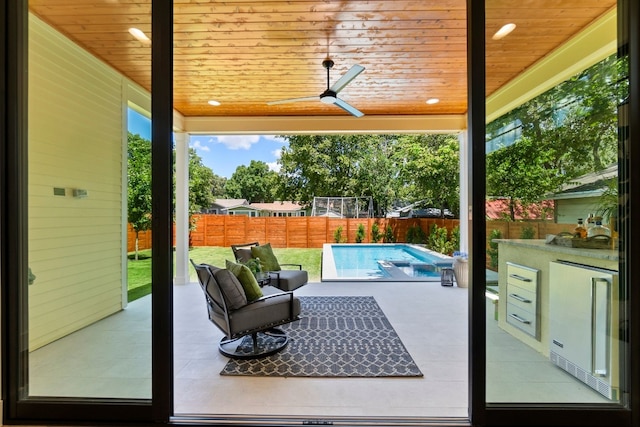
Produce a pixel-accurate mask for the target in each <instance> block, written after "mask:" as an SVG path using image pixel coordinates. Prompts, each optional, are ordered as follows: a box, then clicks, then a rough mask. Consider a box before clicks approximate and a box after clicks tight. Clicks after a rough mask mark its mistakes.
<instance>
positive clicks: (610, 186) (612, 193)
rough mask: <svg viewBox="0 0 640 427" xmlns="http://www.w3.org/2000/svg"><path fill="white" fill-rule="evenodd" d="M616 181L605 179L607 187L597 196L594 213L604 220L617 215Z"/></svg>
mask: <svg viewBox="0 0 640 427" xmlns="http://www.w3.org/2000/svg"><path fill="white" fill-rule="evenodd" d="M618 203H619V202H618V182H617V180H616V179H611V180H609V181H607V188H606V189H605V190H604V192H603V193H602V194H601V195H600V197H599V198H598V207H597V208H596V215H597V216H601V217H602V219H603V220H604V221H608V220H609V219H610V218H617V217H618Z"/></svg>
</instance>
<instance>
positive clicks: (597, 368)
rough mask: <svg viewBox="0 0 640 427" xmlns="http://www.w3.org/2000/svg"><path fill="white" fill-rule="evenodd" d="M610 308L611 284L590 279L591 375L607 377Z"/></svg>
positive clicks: (599, 278)
mask: <svg viewBox="0 0 640 427" xmlns="http://www.w3.org/2000/svg"><path fill="white" fill-rule="evenodd" d="M610 306H611V282H610V281H609V280H607V279H605V278H601V277H592V278H591V373H592V374H593V375H595V376H601V377H606V376H608V375H609V372H608V366H609V357H610V355H609V346H608V345H607V343H608V339H609V336H610V334H611V331H610V326H609V314H610Z"/></svg>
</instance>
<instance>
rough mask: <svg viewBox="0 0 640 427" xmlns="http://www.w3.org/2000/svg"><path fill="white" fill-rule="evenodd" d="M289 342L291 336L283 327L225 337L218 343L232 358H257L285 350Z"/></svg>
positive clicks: (226, 354)
mask: <svg viewBox="0 0 640 427" xmlns="http://www.w3.org/2000/svg"><path fill="white" fill-rule="evenodd" d="M288 343H289V337H288V336H287V334H286V333H285V332H284V331H283V330H282V329H279V328H271V329H268V330H266V331H262V332H254V333H253V334H251V335H250V336H249V335H245V336H242V337H238V338H234V339H229V338H227V337H224V338H222V340H220V344H218V350H219V351H220V353H222V354H223V355H225V356H227V357H230V358H232V359H257V358H260V357H266V356H270V355H272V354H275V353H277V352H279V351H281V350H283V349H284V348H285V347H286V346H287V344H288Z"/></svg>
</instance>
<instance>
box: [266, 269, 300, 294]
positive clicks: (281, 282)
mask: <svg viewBox="0 0 640 427" xmlns="http://www.w3.org/2000/svg"><path fill="white" fill-rule="evenodd" d="M276 276H279V278H277V279H276V280H273V279H274V278H276ZM271 278H272V281H271V283H274V282H275V283H274V285H275V286H276V287H278V288H280V289H282V290H283V291H293V290H294V289H298V288H299V287H300V286H302V285H304V284H306V283H307V282H308V281H309V275H308V274H307V272H306V271H305V270H280V271H278V272H277V273H274V274H272V275H271Z"/></svg>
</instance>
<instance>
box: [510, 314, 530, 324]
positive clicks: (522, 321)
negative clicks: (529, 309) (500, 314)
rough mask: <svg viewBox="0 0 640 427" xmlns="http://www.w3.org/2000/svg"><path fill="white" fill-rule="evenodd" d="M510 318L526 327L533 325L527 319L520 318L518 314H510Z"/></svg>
mask: <svg viewBox="0 0 640 427" xmlns="http://www.w3.org/2000/svg"><path fill="white" fill-rule="evenodd" d="M509 317H512V318H514V319H516V320H517V321H518V322H520V323H524V324H525V325H530V324H531V322H530V321H528V320H527V319H523V318H522V317H520V316H518V315H517V314H513V313H511V314H509Z"/></svg>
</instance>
